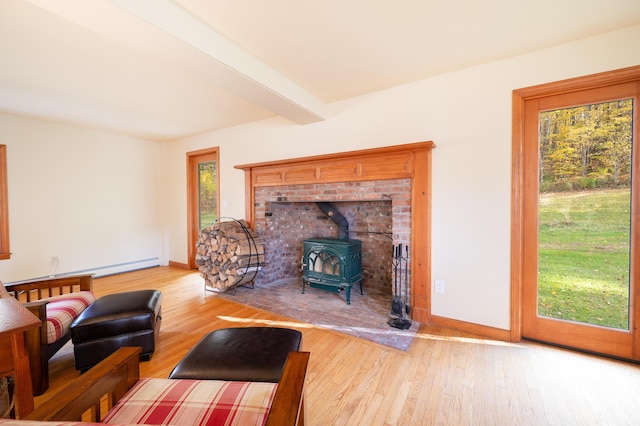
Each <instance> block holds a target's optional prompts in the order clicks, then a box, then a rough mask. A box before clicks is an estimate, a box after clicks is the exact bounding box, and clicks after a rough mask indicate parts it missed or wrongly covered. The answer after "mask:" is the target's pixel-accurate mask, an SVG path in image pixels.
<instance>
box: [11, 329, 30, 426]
mask: <svg viewBox="0 0 640 426" xmlns="http://www.w3.org/2000/svg"><path fill="white" fill-rule="evenodd" d="M11 351H12V353H13V366H14V371H15V376H16V379H15V380H16V381H15V394H16V404H17V409H16V416H17V417H18V418H19V419H20V418H23V417H24V416H26V415H27V414H29V413H30V412H32V411H33V387H32V385H31V370H30V369H29V355H28V354H27V348H26V346H25V342H24V334H23V333H22V332H18V333H13V334H12V335H11Z"/></svg>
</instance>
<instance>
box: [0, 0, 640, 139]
mask: <svg viewBox="0 0 640 426" xmlns="http://www.w3.org/2000/svg"><path fill="white" fill-rule="evenodd" d="M638 23H640V1H639V0H607V1H602V0H562V1H558V0H536V1H532V0H531V1H526V0H483V1H478V0H322V1H311V0H269V1H259V0H174V1H171V0H0V58H2V66H1V67H0V111H5V112H10V113H16V114H24V115H28V116H32V117H39V118H44V119H49V120H54V121H59V122H63V123H70V124H75V125H80V126H89V127H94V128H99V129H106V130H110V131H114V132H117V133H122V134H127V135H133V136H137V137H144V138H148V139H153V140H159V141H161V140H172V139H176V138H180V137H184V136H188V135H193V134H198V133H203V132H207V131H211V130H216V129H221V128H224V127H229V126H234V125H237V124H242V123H246V122H250V121H255V120H260V119H263V118H267V117H272V116H275V115H281V116H283V117H285V118H287V119H289V120H291V121H292V122H293V123H298V124H299V125H304V124H307V123H312V122H317V121H321V120H324V119H326V118H327V104H328V103H330V102H334V101H338V100H342V99H346V98H349V97H353V96H357V95H361V94H365V93H369V92H373V91H377V90H382V89H386V88H389V87H393V86H396V85H400V84H404V83H408V82H412V81H416V80H420V79H423V78H427V77H430V76H434V75H437V74H441V73H446V72H450V71H453V70H457V69H461V68H465V67H470V66H474V65H479V64H482V63H487V62H491V61H495V60H499V59H503V58H507V57H510V56H515V55H520V54H524V53H527V52H531V51H535V50H538V49H543V48H547V47H550V46H554V45H558V44H562V43H566V42H570V41H573V40H576V39H580V38H584V37H588V36H592V35H596V34H600V33H604V32H607V31H611V30H614V29H617V28H623V27H626V26H630V25H635V24H638Z"/></svg>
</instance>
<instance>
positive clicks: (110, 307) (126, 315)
mask: <svg viewBox="0 0 640 426" xmlns="http://www.w3.org/2000/svg"><path fill="white" fill-rule="evenodd" d="M161 301H162V293H161V292H160V291H158V290H138V291H127V292H123V293H116V294H110V295H107V296H103V297H100V298H99V299H97V300H96V301H95V302H94V303H93V304H92V305H91V306H89V307H88V308H87V309H85V310H84V311H83V312H82V313H81V314H80V315H79V316H78V318H76V319H75V320H74V321H73V323H71V341H72V342H73V354H74V358H75V365H76V370H80V371H86V370H88V369H89V368H91V367H93V366H94V365H96V364H97V363H99V362H100V361H102V360H103V359H104V358H106V357H107V356H109V355H111V354H112V353H113V352H115V351H116V350H117V349H118V348H120V347H122V346H140V347H142V352H141V353H140V359H141V360H143V361H148V360H149V359H150V358H151V355H152V354H153V351H154V350H155V347H156V338H157V337H158V333H159V332H160V323H161V320H162V308H161Z"/></svg>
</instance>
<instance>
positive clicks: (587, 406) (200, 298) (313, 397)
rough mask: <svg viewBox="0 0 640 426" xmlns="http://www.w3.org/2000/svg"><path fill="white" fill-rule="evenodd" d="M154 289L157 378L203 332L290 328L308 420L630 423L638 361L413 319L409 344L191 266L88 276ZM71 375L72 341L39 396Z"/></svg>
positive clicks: (99, 290)
mask: <svg viewBox="0 0 640 426" xmlns="http://www.w3.org/2000/svg"><path fill="white" fill-rule="evenodd" d="M151 288H153V289H159V290H161V291H162V293H163V301H162V310H163V320H162V328H161V332H160V337H159V342H158V346H157V348H156V351H155V353H154V355H153V357H152V359H151V361H149V362H143V363H141V375H142V376H145V377H166V376H167V375H168V374H169V372H170V371H171V369H172V368H173V366H174V365H175V364H176V363H177V362H178V361H179V360H180V359H181V358H182V357H183V356H184V354H185V353H186V352H187V351H188V350H189V348H191V346H193V345H194V344H195V343H196V342H197V341H198V340H199V339H200V338H201V337H202V336H203V335H204V334H206V333H207V332H209V331H211V330H214V329H217V328H223V327H236V326H249V325H264V326H269V325H271V326H284V327H291V328H296V329H299V330H301V331H302V333H303V349H304V350H306V351H310V352H311V360H310V364H309V370H308V374H307V381H306V398H307V399H306V401H307V403H306V407H307V418H308V421H309V424H310V425H432V424H443V425H637V424H640V367H639V366H638V365H635V364H631V363H625V362H621V361H614V360H610V359H606V358H599V357H595V356H589V355H584V354H580V353H577V352H572V351H566V350H562V349H557V348H553V347H547V346H544V345H538V344H533V343H528V342H524V343H520V344H509V343H504V342H499V341H493V340H487V339H483V338H479V337H477V336H473V335H469V334H465V333H460V332H455V331H451V330H445V329H440V328H435V327H427V326H422V327H421V328H420V330H419V332H418V335H417V336H416V339H415V340H414V342H413V344H412V346H411V348H410V350H409V351H408V352H402V351H399V350H396V349H391V348H389V347H386V346H380V345H377V344H375V343H371V342H369V341H366V340H361V339H357V338H353V337H350V336H347V335H345V334H341V333H338V332H333V331H329V330H326V329H322V328H318V327H315V326H310V325H308V324H303V323H300V322H296V321H294V320H291V319H288V318H285V317H281V316H276V315H273V314H270V313H268V312H264V311H260V310H257V309H254V308H250V307H247V306H244V305H240V304H237V303H234V302H230V301H227V300H224V299H222V298H218V297H216V295H215V294H213V293H210V292H205V291H204V289H203V283H202V279H201V278H200V276H199V275H198V273H197V272H191V271H185V270H182V269H177V268H171V267H159V268H152V269H146V270H142V271H135V272H131V273H126V274H120V275H114V276H110V277H103V278H98V279H96V280H95V281H94V291H95V293H96V295H97V296H101V295H104V294H110V293H114V292H119V291H127V290H134V289H151ZM78 375H79V374H78V373H77V372H76V371H75V369H74V368H73V350H72V348H71V346H70V345H67V346H66V347H65V348H63V349H62V350H61V351H60V352H59V353H58V354H57V355H56V356H55V357H54V358H53V359H52V361H51V388H50V389H49V390H48V391H47V392H46V393H45V394H44V395H42V396H40V397H37V398H36V405H38V404H39V403H41V402H42V401H43V400H44V399H46V398H49V397H50V396H51V395H52V394H53V393H54V392H55V391H56V390H58V389H60V387H61V386H62V385H63V384H65V383H66V382H67V381H68V380H70V379H71V378H73V377H76V376H78Z"/></svg>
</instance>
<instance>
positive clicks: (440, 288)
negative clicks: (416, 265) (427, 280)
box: [436, 280, 444, 293]
mask: <svg viewBox="0 0 640 426" xmlns="http://www.w3.org/2000/svg"><path fill="white" fill-rule="evenodd" d="M436 293H444V281H443V280H436Z"/></svg>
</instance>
